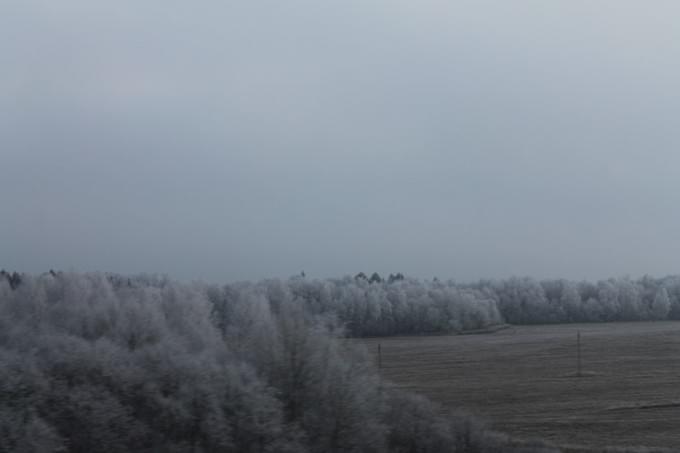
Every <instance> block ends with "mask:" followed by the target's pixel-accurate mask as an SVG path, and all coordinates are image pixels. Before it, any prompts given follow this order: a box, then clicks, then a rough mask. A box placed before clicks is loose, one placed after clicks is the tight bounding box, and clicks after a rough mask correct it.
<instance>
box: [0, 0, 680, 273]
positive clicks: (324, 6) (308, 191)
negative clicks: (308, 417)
mask: <svg viewBox="0 0 680 453" xmlns="http://www.w3.org/2000/svg"><path fill="white" fill-rule="evenodd" d="M678 21H680V5H679V4H678V2H676V1H662V0H655V1H653V2H641V1H623V0H598V1H585V0H584V1H580V0H562V1H557V0H556V1H545V0H536V1H522V0H518V1H512V2H510V1H506V0H497V1H484V0H470V1H453V0H450V1H435V0H418V1H413V0H384V1H374V0H356V1H355V0H343V1H334V0H330V1H318V0H309V1H295V0H290V1H288V0H287V1H239V2H231V1H209V0H206V1H199V2H187V1H175V0H163V1H159V0H156V1H151V0H148V1H147V0H144V1H139V0H134V1H133V0H116V1H92V0H60V1H58V2H57V1H53V0H0V194H1V195H2V200H3V203H2V210H1V211H0V212H2V214H0V267H4V268H6V269H12V270H15V269H16V270H20V271H28V272H42V271H45V270H47V269H50V268H55V269H73V270H79V271H90V270H100V271H114V272H122V273H136V272H157V273H167V274H169V275H171V276H173V277H177V278H181V279H205V280H208V281H233V280H239V279H255V278H261V277H287V276H290V275H292V274H296V273H298V272H300V271H302V270H304V271H306V273H307V274H308V275H310V276H314V277H328V276H341V275H345V274H350V273H351V274H353V273H356V272H358V271H360V270H363V271H365V272H373V271H378V272H380V273H389V272H397V271H400V272H403V273H406V274H409V275H413V276H417V277H427V278H431V277H433V276H438V277H440V278H449V277H451V278H455V279H456V280H459V281H466V280H473V279H478V278H482V277H489V278H496V277H508V276H511V275H530V276H534V277H539V278H545V277H567V278H575V279H581V278H589V279H595V278H602V277H609V276H621V275H631V276H639V275H642V274H645V273H650V274H652V275H658V276H661V275H666V274H669V273H680V210H678V206H679V201H680V146H679V145H680V84H679V83H680V82H678V81H680V28H678V27H677V24H678Z"/></svg>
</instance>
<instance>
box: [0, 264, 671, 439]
mask: <svg viewBox="0 0 680 453" xmlns="http://www.w3.org/2000/svg"><path fill="white" fill-rule="evenodd" d="M679 297H680V278H677V277H668V278H663V279H652V278H649V277H645V278H642V279H640V280H630V279H612V280H606V281H600V282H597V283H593V284H591V283H575V282H569V281H565V280H556V281H541V282H538V281H535V280H532V279H527V278H523V279H519V278H517V279H510V280H505V281H482V282H478V283H475V284H456V283H455V282H452V281H450V282H441V281H438V280H436V279H435V280H432V281H422V280H417V279H410V278H405V277H403V276H401V275H398V276H392V278H388V279H387V280H383V279H382V278H380V277H379V276H377V278H371V279H368V278H365V276H363V274H360V275H357V276H356V277H345V278H341V279H329V280H316V279H308V278H307V277H304V276H296V277H292V278H290V279H288V280H264V281H260V282H243V283H235V284H229V285H211V284H205V283H181V282H177V281H173V280H171V279H169V278H166V277H158V276H149V275H139V276H131V277H127V276H121V275H112V274H103V273H87V274H83V273H65V272H53V271H51V272H48V273H44V274H41V275H29V274H17V273H11V274H10V273H7V272H4V271H3V272H2V273H1V274H0V398H1V402H2V404H0V451H2V452H15V451H18V452H29V451H40V452H43V451H45V452H47V451H69V452H97V451H107V452H116V451H120V452H123V451H168V452H173V451H174V452H180V451H192V452H213V451H225V452H231V451H233V452H387V451H393V452H548V451H558V450H555V449H552V448H551V447H549V446H547V445H543V444H541V443H540V442H533V443H527V442H520V441H517V440H513V439H511V438H509V437H507V436H506V435H504V434H500V433H497V432H494V431H492V430H490V429H487V428H486V427H485V425H484V424H483V423H481V422H479V421H476V420H475V419H474V418H472V417H470V416H467V415H463V414H450V413H448V412H447V411H444V410H442V409H441V408H439V407H437V406H436V405H435V404H434V403H431V402H429V401H428V400H426V399H424V398H423V397H420V396H418V395H414V394H410V393H408V392H406V391H403V390H400V389H397V388H396V387H394V386H392V385H390V383H389V382H387V381H384V380H382V379H381V376H380V373H379V370H378V369H377V368H376V366H375V363H374V362H373V360H371V359H370V358H369V355H368V354H367V352H366V351H365V350H363V349H362V348H361V347H360V346H359V345H358V344H357V343H356V342H353V341H350V340H348V339H347V337H358V336H369V335H372V336H378V335H402V334H431V333H460V332H465V331H466V330H473V329H479V328H483V327H488V326H492V325H498V324H503V323H518V324H521V323H546V322H552V323H558V322H583V321H616V320H649V319H668V318H672V319H677V318H678V316H679V315H680V309H679V306H678V304H679Z"/></svg>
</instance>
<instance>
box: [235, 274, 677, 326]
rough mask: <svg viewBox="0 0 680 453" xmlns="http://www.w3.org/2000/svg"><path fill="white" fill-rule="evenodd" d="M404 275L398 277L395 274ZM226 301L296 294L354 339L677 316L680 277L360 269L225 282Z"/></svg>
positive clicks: (314, 310) (277, 297)
mask: <svg viewBox="0 0 680 453" xmlns="http://www.w3.org/2000/svg"><path fill="white" fill-rule="evenodd" d="M397 275H400V274H397ZM224 290H225V294H226V296H225V297H227V298H229V300H236V299H238V298H240V297H243V296H244V295H245V294H251V293H258V294H263V295H264V296H265V297H266V298H267V300H269V301H270V302H271V303H273V304H276V303H278V301H279V300H281V299H282V298H293V299H299V300H301V301H302V302H304V304H305V307H306V308H307V310H309V311H310V312H311V313H315V314H331V315H334V316H336V317H337V318H338V319H339V321H340V322H341V323H342V324H343V325H344V326H345V328H346V330H347V333H348V335H350V336H357V337H361V336H387V335H411V334H429V333H460V332H465V331H469V330H478V329H483V328H486V327H490V326H493V325H497V324H502V323H510V324H544V323H571V322H603V321H646V320H664V319H680V276H673V277H666V278H661V279H654V278H651V277H643V278H641V279H638V280H631V279H629V278H618V279H609V280H602V281H598V282H596V283H591V282H573V281H568V280H543V281H537V280H534V279H531V278H511V279H508V280H483V281H480V282H477V283H474V284H458V283H455V282H453V281H445V282H444V281H439V280H437V279H434V280H432V281H423V280H416V279H410V278H404V277H400V278H394V276H391V278H388V279H386V280H383V279H382V278H380V277H379V276H378V275H377V274H374V275H373V277H371V278H366V277H365V276H364V275H363V274H359V275H357V276H355V277H353V278H352V277H345V278H343V279H329V280H313V279H308V278H305V277H293V278H291V279H289V280H286V281H281V280H265V281H261V282H257V283H240V284H233V285H227V286H225V287H224Z"/></svg>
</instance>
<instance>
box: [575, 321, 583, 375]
mask: <svg viewBox="0 0 680 453" xmlns="http://www.w3.org/2000/svg"><path fill="white" fill-rule="evenodd" d="M576 375H577V376H578V377H581V376H582V375H583V374H582V373H581V331H580V330H579V331H577V332H576Z"/></svg>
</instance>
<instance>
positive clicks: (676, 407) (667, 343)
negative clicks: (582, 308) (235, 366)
mask: <svg viewBox="0 0 680 453" xmlns="http://www.w3.org/2000/svg"><path fill="white" fill-rule="evenodd" d="M579 330H580V331H581V339H582V340H581V341H582V360H583V373H582V375H583V376H582V377H577V376H576V332H577V331H579ZM362 341H363V342H364V343H365V344H366V345H367V347H368V348H369V350H370V351H371V352H373V353H374V354H375V353H377V345H378V343H380V344H381V345H382V370H381V373H382V375H383V376H384V377H385V378H386V379H388V380H391V381H393V382H394V383H396V384H397V385H398V386H400V387H403V388H406V389H409V390H412V391H415V392H418V393H422V394H424V395H427V396H429V397H430V398H432V399H433V400H435V401H438V402H440V403H442V404H443V405H444V406H445V407H448V408H451V409H456V410H464V411H467V412H470V413H472V414H475V415H478V416H481V417H482V418H484V419H486V420H488V421H489V422H490V423H491V424H492V426H493V427H494V428H496V429H498V430H500V431H503V432H506V433H508V434H511V435H513V436H517V437H518V438H525V439H530V438H540V439H545V440H547V441H549V442H552V443H555V444H558V445H586V446H589V447H592V448H595V447H604V446H618V447H633V446H640V445H644V446H647V447H666V448H673V449H679V450H680V404H679V401H680V322H645V323H611V324H580V325H574V324H571V325H555V326H521V327H519V326H513V327H512V328H509V329H504V330H500V331H498V332H495V333H490V334H486V335H469V336H467V335H459V336H428V337H392V338H374V339H366V340H362ZM573 451H576V450H573ZM593 451H594V450H593ZM641 451H643V450H641Z"/></svg>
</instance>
